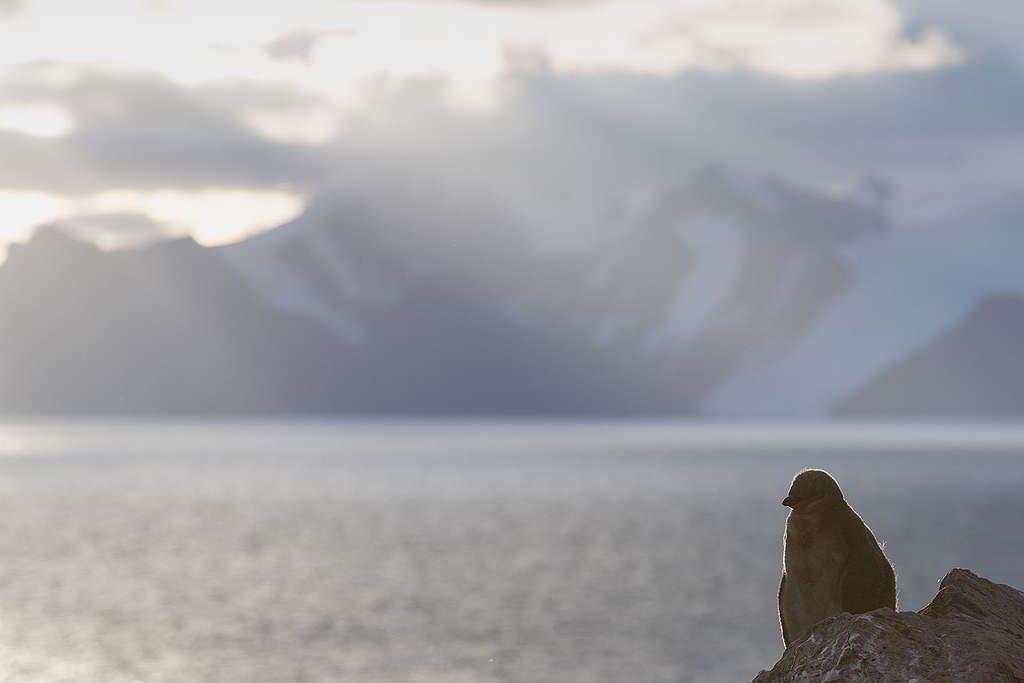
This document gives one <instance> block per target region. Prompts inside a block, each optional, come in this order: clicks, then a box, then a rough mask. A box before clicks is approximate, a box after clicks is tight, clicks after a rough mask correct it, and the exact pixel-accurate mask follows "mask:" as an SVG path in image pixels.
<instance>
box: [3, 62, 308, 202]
mask: <svg viewBox="0 0 1024 683" xmlns="http://www.w3.org/2000/svg"><path fill="white" fill-rule="evenodd" d="M53 73H54V67H53V65H33V66H30V67H26V68H23V69H20V70H17V71H16V72H15V73H14V74H9V75H8V78H7V79H5V80H4V81H3V83H2V85H3V88H2V91H0V93H2V94H0V106H2V105H4V104H9V105H15V106H17V105H46V106H51V107H59V108H60V109H61V110H62V111H65V112H66V113H67V115H68V116H70V118H71V119H72V120H73V122H74V126H73V129H72V130H71V131H70V132H68V133H67V134H66V135H64V136H62V137H55V138H50V139H39V138H30V137H28V136H23V135H21V136H19V135H11V134H7V135H4V134H3V133H0V136H3V137H0V140H2V145H3V149H4V161H5V163H4V165H3V167H0V187H7V188H18V189H31V190H43V191H53V192H63V193H82V192H96V191H101V190H105V189H110V188H112V187H114V188H118V187H135V188H168V187H170V188H173V187H177V188H183V187H193V188H198V187H208V186H218V187H247V188H256V187H277V186H280V185H282V184H288V185H292V186H299V187H302V186H310V185H315V184H317V183H318V182H319V181H320V180H321V177H322V175H323V173H324V172H325V169H326V167H325V165H324V163H323V159H322V155H321V154H319V153H317V152H316V151H315V150H311V149H309V148H308V147H304V146H298V145H292V144H285V143H280V142H276V141H273V140H268V139H267V138H265V137H264V136H262V135H259V134H258V133H257V132H255V131H253V130H252V129H251V128H250V127H249V126H247V125H246V124H245V122H244V118H245V115H246V112H249V111H270V112H274V111H278V112H280V111H288V110H290V109H302V108H303V107H308V106H310V103H311V100H310V99H309V98H308V97H307V96H304V95H302V94H301V93H295V92H292V91H290V90H288V89H286V88H280V87H271V86H266V85H261V84H244V83H234V84H227V85H218V86H211V87H207V88H203V87H186V86H182V85H178V84H176V83H174V82H172V81H169V80H168V79H166V78H163V77H160V76H158V75H155V74H145V73H142V74H140V73H130V74H110V73H100V72H95V71H92V70H88V69H74V70H72V71H71V72H70V73H66V74H63V75H62V76H61V77H60V78H55V77H52V74H53ZM47 74H49V75H47Z"/></svg>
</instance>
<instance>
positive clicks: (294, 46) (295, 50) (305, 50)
mask: <svg viewBox="0 0 1024 683" xmlns="http://www.w3.org/2000/svg"><path fill="white" fill-rule="evenodd" d="M352 34H353V31H345V30H336V31H311V30H299V31H292V32H291V33H286V34H285V35H283V36H281V37H280V38H277V39H275V40H272V41H271V42H269V43H267V44H266V45H265V46H264V47H263V49H264V50H265V51H266V53H267V54H268V55H269V56H270V57H271V58H272V59H276V60H279V61H288V60H291V59H294V60H297V61H300V62H305V63H307V64H308V63H309V61H310V59H311V58H312V55H313V49H314V48H315V47H316V44H317V43H318V42H319V41H320V40H321V39H323V38H327V37H330V36H348V35H352Z"/></svg>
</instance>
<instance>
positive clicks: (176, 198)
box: [0, 189, 305, 246]
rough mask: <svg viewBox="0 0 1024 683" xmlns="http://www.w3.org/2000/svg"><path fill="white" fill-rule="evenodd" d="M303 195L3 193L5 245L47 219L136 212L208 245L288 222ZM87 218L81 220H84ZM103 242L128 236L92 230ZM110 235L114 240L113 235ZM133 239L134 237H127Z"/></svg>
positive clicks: (297, 210) (2, 238)
mask: <svg viewBox="0 0 1024 683" xmlns="http://www.w3.org/2000/svg"><path fill="white" fill-rule="evenodd" d="M304 205H305V197H304V196H303V195H301V194H298V193H291V192H283V191H254V190H223V189H216V190H204V191H199V192H183V191H171V190H161V191H147V192H142V191H124V190H112V191H109V192H101V193H99V194H96V195H91V196H84V197H76V198H68V197H62V196H60V195H55V194H50V193H43V192H16V191H0V211H2V213H3V219H4V220H3V229H2V232H0V244H2V243H6V242H12V241H23V240H25V239H27V238H28V237H29V236H30V235H31V233H32V231H33V229H34V228H35V227H37V226H39V225H41V224H43V223H50V222H54V221H58V220H64V219H67V220H68V221H69V222H70V223H71V224H72V227H75V226H74V224H75V223H76V221H77V222H81V223H83V225H82V226H80V227H83V228H93V226H92V225H91V224H92V222H93V219H94V217H97V216H99V217H104V216H117V215H131V216H138V217H140V218H142V219H145V220H147V221H149V222H151V223H152V225H154V226H163V229H164V232H165V233H166V234H169V235H170V234H178V235H184V234H191V235H192V236H193V237H194V238H195V239H196V240H197V241H198V242H200V243H202V244H206V245H214V244H224V243H227V242H232V241H235V240H238V239H240V238H242V237H245V236H246V235H251V234H252V233H254V232H259V231H261V230H266V229H268V228H272V227H275V226H277V225H280V224H281V223H284V222H287V221H289V220H291V219H293V218H295V217H296V216H298V215H299V213H300V212H301V211H302V208H303V206H304ZM79 217H81V218H79ZM92 232H93V237H94V238H95V239H96V241H97V242H98V243H99V244H100V245H101V246H102V245H105V244H115V243H116V242H115V240H116V239H121V238H122V237H123V236H122V235H118V234H114V232H113V231H112V232H111V234H110V235H109V236H108V235H104V234H103V230H102V226H96V227H95V229H93V230H92ZM107 237H110V239H107ZM124 243H131V240H124Z"/></svg>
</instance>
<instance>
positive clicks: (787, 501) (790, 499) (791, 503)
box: [782, 496, 796, 508]
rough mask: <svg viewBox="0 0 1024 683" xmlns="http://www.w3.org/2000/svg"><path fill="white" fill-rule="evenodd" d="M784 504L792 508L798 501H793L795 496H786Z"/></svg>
mask: <svg viewBox="0 0 1024 683" xmlns="http://www.w3.org/2000/svg"><path fill="white" fill-rule="evenodd" d="M782 504H783V505H785V506H786V507H788V508H791V507H793V506H794V505H795V504H796V501H795V500H793V496H786V497H785V498H783V499H782Z"/></svg>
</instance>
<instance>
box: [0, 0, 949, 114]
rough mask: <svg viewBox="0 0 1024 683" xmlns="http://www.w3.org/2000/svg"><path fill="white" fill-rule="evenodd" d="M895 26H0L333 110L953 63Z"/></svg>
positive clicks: (5, 56)
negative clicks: (433, 85)
mask: <svg viewBox="0 0 1024 683" xmlns="http://www.w3.org/2000/svg"><path fill="white" fill-rule="evenodd" d="M154 7H156V8H157V9H154ZM904 28H905V27H904V25H903V21H902V18H901V16H900V14H899V12H898V10H897V9H896V7H895V6H894V5H893V3H892V2H891V0H747V1H745V2H742V3H739V2H722V0H688V1H687V2H678V1H677V0H646V1H644V2H636V1H635V0H597V1H595V2H589V3H556V4H554V5H543V4H525V3H524V4H517V3H500V4H497V3H472V2H451V1H444V0H440V1H438V2H415V1H408V0H376V1H373V2H368V1H363V2H360V1H354V0H349V1H347V2H344V1H338V2H324V1H322V0H292V1H290V2H288V3H278V2H273V3H271V2H262V3H261V2H258V1H249V2H239V1H237V0H166V1H165V2H161V3H158V4H155V3H145V2H139V1H138V0H94V1H93V2H89V3H70V2H67V0H35V2H34V3H33V4H32V6H31V11H30V12H27V13H25V14H24V15H23V16H21V17H20V19H19V20H18V21H14V22H8V23H7V24H5V25H4V26H3V27H2V28H0V64H7V65H10V64H15V63H20V62H26V61H33V60H56V61H68V62H75V63H88V64H93V65H99V66H108V67H116V68H133V69H149V70H154V71H157V72H160V73H162V74H164V75H166V76H169V77H171V78H174V79H176V80H179V81H181V82H185V83H208V82H212V81H218V80H228V79H239V78H245V79H255V80H261V81H270V82H287V83H290V84H294V85H298V86H300V87H304V88H309V89H313V90H316V91H319V92H322V93H325V94H329V95H331V96H332V97H334V98H335V100H336V101H337V102H339V103H343V104H352V103H353V102H354V101H355V102H358V101H359V97H360V92H361V90H362V89H363V88H365V86H366V84H367V83H369V82H372V81H374V80H380V79H388V78H392V79H404V78H410V77H425V78H431V77H432V78H440V79H444V80H445V81H446V82H447V84H448V86H449V93H450V95H451V98H452V99H453V101H455V102H456V103H462V104H467V105H480V104H483V103H487V102H490V101H492V100H493V97H494V95H495V89H496V87H497V85H498V84H499V83H500V79H501V77H502V76H503V74H504V73H505V71H506V69H507V68H508V66H509V64H510V59H511V61H513V62H514V61H515V60H514V59H512V56H514V55H531V56H532V57H533V58H534V59H536V60H537V61H540V62H543V63H546V64H548V65H549V66H550V68H552V69H555V70H556V71H558V72H564V73H577V72H584V73H586V72H598V71H620V72H631V73H639V74H655V75H667V74H672V73H675V72H677V71H680V70H684V69H716V70H722V69H737V68H741V69H750V70H754V71H760V72H764V73H769V74H772V75H776V76H782V77H786V78H829V77H832V76H837V75H843V74H849V73H867V72H875V71H886V70H899V69H931V68H937V67H941V66H943V65H946V64H950V63H955V62H957V61H958V60H960V59H961V58H962V55H961V53H960V51H959V50H958V49H957V48H956V47H955V46H954V45H953V44H951V43H950V41H949V40H948V39H947V38H945V37H944V36H943V35H942V34H940V33H938V32H936V31H935V30H931V31H927V32H925V33H923V34H921V35H919V36H917V37H908V36H907V35H905V31H904ZM115 35H116V36H117V39H116V40H111V39H110V37H111V36H115ZM299 42H301V45H298V43H299ZM293 43H295V44H294V45H293ZM284 48H288V49H284Z"/></svg>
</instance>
